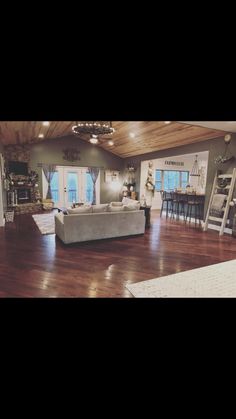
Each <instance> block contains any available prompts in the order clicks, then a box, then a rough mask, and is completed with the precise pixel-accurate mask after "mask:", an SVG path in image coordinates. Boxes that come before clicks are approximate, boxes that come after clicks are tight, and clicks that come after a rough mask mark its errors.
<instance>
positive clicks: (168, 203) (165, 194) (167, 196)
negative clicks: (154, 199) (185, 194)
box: [160, 191, 173, 218]
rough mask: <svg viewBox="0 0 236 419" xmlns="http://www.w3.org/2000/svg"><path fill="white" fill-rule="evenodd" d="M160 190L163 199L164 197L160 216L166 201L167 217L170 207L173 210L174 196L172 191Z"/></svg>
mask: <svg viewBox="0 0 236 419" xmlns="http://www.w3.org/2000/svg"><path fill="white" fill-rule="evenodd" d="M160 192H161V199H162V205H161V212H160V217H161V216H162V211H163V208H164V204H165V203H166V218H167V217H168V212H169V209H170V210H172V208H173V198H172V196H171V193H170V192H166V191H160Z"/></svg>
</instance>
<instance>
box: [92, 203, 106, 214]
mask: <svg viewBox="0 0 236 419" xmlns="http://www.w3.org/2000/svg"><path fill="white" fill-rule="evenodd" d="M107 208H108V204H99V205H92V212H94V213H97V212H107Z"/></svg>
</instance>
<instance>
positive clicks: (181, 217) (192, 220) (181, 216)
mask: <svg viewBox="0 0 236 419" xmlns="http://www.w3.org/2000/svg"><path fill="white" fill-rule="evenodd" d="M163 214H165V216H166V212H165V211H162V215H163ZM173 219H174V218H173ZM175 219H176V216H175ZM184 219H185V218H184V216H183V215H180V216H179V217H178V218H177V220H183V221H184ZM200 222H201V223H202V220H200ZM187 223H189V218H188V221H187ZM187 223H186V224H187ZM190 223H195V218H191V219H190ZM196 224H199V221H198V220H197V221H196Z"/></svg>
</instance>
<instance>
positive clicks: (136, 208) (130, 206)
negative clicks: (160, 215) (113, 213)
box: [124, 203, 140, 211]
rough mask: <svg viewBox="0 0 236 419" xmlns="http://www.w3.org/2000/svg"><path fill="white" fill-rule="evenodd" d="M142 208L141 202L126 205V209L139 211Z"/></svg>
mask: <svg viewBox="0 0 236 419" xmlns="http://www.w3.org/2000/svg"><path fill="white" fill-rule="evenodd" d="M139 209H140V204H139V203H138V204H135V203H134V204H128V205H124V211H137V210H139Z"/></svg>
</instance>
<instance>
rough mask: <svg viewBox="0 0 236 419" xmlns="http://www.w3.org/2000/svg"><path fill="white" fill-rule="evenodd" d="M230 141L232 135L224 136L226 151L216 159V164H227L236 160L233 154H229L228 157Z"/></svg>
mask: <svg viewBox="0 0 236 419" xmlns="http://www.w3.org/2000/svg"><path fill="white" fill-rule="evenodd" d="M230 141H231V134H226V135H225V136H224V142H225V151H224V153H223V154H222V155H220V156H218V157H216V159H215V164H219V163H226V162H228V161H230V160H233V159H234V156H233V155H232V154H228V155H227V151H228V147H229V144H230Z"/></svg>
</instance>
